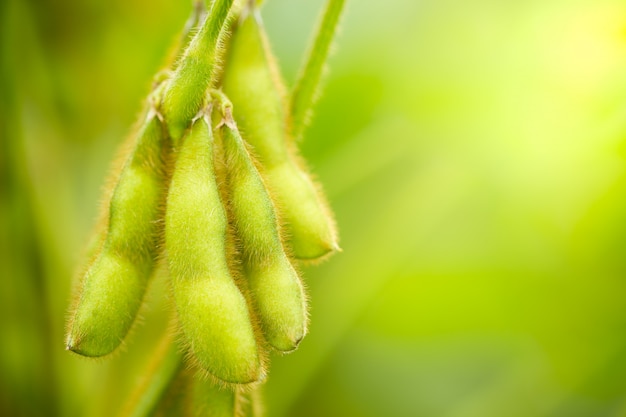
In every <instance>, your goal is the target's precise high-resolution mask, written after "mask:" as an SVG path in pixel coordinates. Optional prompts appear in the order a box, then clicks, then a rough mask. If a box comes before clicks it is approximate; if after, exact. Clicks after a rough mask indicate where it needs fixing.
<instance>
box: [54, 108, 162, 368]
mask: <svg viewBox="0 0 626 417" xmlns="http://www.w3.org/2000/svg"><path fill="white" fill-rule="evenodd" d="M166 146H167V145H166V136H165V134H164V130H163V126H162V124H161V122H160V121H159V118H158V117H157V115H156V114H155V113H154V112H153V111H149V112H148V115H147V118H146V121H145V123H144V125H143V126H142V128H141V129H140V130H139V133H138V140H137V143H136V145H135V148H134V149H133V151H132V152H131V154H130V157H129V158H128V160H127V161H126V163H125V165H124V167H123V168H122V171H121V174H120V177H119V180H118V182H117V184H116V185H115V188H114V191H113V194H112V196H111V200H110V203H109V204H108V221H107V222H106V223H107V224H106V226H105V227H104V229H103V231H102V233H103V234H104V236H105V237H104V239H103V240H102V241H103V243H102V244H101V245H98V246H94V247H95V248H97V252H98V251H99V252H98V253H96V254H95V255H94V256H93V260H92V261H91V264H90V265H89V266H88V267H87V268H86V270H85V271H86V272H85V274H84V277H83V281H82V288H81V292H80V294H79V298H78V299H77V305H76V308H75V310H74V311H73V313H72V314H71V319H70V323H69V332H68V336H67V340H66V345H67V349H68V350H72V351H74V352H76V353H79V354H81V355H84V356H102V355H106V354H108V353H110V352H112V351H113V350H115V348H117V347H118V346H119V345H120V343H121V342H122V340H123V339H124V337H125V336H126V334H127V333H128V330H129V329H130V327H131V325H132V323H133V321H134V320H135V316H136V315H137V311H138V310H139V307H140V305H141V302H142V299H143V296H144V293H145V289H146V285H147V282H148V278H149V277H150V275H151V273H152V270H153V266H154V262H155V257H156V255H157V242H158V237H159V234H160V232H159V227H160V226H159V224H160V223H159V222H158V219H159V216H160V214H161V210H160V207H161V203H162V198H163V196H164V177H165V174H164V155H163V153H164V152H165V149H166Z"/></svg>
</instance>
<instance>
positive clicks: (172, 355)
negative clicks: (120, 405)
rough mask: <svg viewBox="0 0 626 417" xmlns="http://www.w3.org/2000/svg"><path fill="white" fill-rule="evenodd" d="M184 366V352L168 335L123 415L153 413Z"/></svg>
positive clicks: (136, 416)
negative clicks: (180, 350) (182, 352)
mask: <svg viewBox="0 0 626 417" xmlns="http://www.w3.org/2000/svg"><path fill="white" fill-rule="evenodd" d="M182 366H183V361H182V354H181V353H180V352H179V350H178V346H177V345H176V343H175V342H174V341H173V340H172V337H171V336H169V335H168V336H166V337H165V338H164V339H163V341H162V342H161V345H160V346H159V347H158V348H157V351H156V353H155V357H154V359H153V360H152V361H151V363H150V365H149V367H148V371H147V372H146V376H145V379H144V381H143V384H142V385H141V386H139V387H138V388H137V390H136V391H135V392H134V393H133V396H132V397H131V399H130V401H129V402H128V404H127V405H126V407H125V409H124V411H123V412H122V414H121V415H122V416H123V417H148V416H151V415H153V414H154V412H155V411H156V409H157V407H158V406H159V402H160V401H161V399H162V398H163V396H164V394H165V393H166V392H167V389H168V388H169V386H170V385H171V384H172V381H173V380H174V379H175V377H176V375H177V374H178V372H179V371H180V370H181V368H182Z"/></svg>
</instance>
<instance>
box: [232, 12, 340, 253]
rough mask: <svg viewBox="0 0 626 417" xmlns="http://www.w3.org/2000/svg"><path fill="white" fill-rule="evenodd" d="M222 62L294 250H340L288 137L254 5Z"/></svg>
mask: <svg viewBox="0 0 626 417" xmlns="http://www.w3.org/2000/svg"><path fill="white" fill-rule="evenodd" d="M226 62H227V64H226V68H225V70H224V75H223V84H222V88H223V90H224V93H226V95H227V96H228V97H229V99H230V100H231V101H232V103H233V106H234V108H236V109H237V121H238V123H239V125H240V127H241V130H242V132H243V136H244V139H245V140H246V141H247V142H248V143H250V144H251V145H252V146H253V148H254V151H255V153H256V155H257V156H258V158H259V161H260V163H261V164H262V168H263V175H264V177H265V179H266V180H267V183H268V188H269V190H270V192H271V195H272V197H273V198H274V199H275V200H276V201H277V206H278V208H279V210H280V215H281V219H282V220H284V222H285V225H284V226H285V232H286V237H287V239H289V244H290V246H291V247H292V248H293V253H294V255H295V256H296V257H297V258H300V259H317V258H320V257H323V256H324V255H326V254H328V253H330V252H332V251H335V250H338V249H339V247H338V243H337V233H336V230H335V224H334V220H333V217H332V215H331V212H330V210H329V209H328V205H327V203H326V202H325V200H324V197H323V194H322V192H321V191H320V190H319V188H318V187H317V186H316V185H315V184H314V183H313V180H312V179H311V177H310V175H309V174H308V173H307V172H306V170H305V169H304V167H303V166H302V164H301V162H300V158H299V157H298V156H297V151H296V148H295V144H294V143H293V141H291V140H289V139H288V137H287V127H286V124H287V113H286V106H287V105H286V101H285V92H284V87H283V86H282V82H281V81H280V80H279V75H278V69H277V65H276V64H275V62H274V61H273V58H272V55H271V51H270V50H269V44H268V41H267V38H266V36H265V34H264V32H263V29H262V26H261V22H260V16H259V15H258V13H256V11H255V10H254V9H252V11H251V12H250V14H249V15H248V16H247V17H245V18H244V20H243V21H242V22H241V24H240V25H239V26H238V27H237V28H236V30H235V32H234V34H233V37H232V39H231V42H230V50H229V56H228V59H227V61H226Z"/></svg>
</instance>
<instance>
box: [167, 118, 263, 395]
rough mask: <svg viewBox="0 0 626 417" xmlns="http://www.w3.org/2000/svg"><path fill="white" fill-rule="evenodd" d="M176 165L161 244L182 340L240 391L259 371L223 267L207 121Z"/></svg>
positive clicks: (240, 303) (244, 311) (223, 226)
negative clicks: (236, 385) (238, 387)
mask: <svg viewBox="0 0 626 417" xmlns="http://www.w3.org/2000/svg"><path fill="white" fill-rule="evenodd" d="M176 158H177V159H176V164H175V168H174V172H173V174H172V179H171V183H170V188H169V192H168V196H167V206H166V215H165V245H166V252H167V264H168V268H169V272H170V276H171V281H172V287H173V292H174V302H175V304H176V311H177V314H178V321H179V324H180V327H181V329H182V333H183V336H184V339H185V341H186V342H187V343H188V346H189V350H190V352H191V354H192V356H193V357H194V358H195V359H196V360H197V362H198V364H199V366H200V367H201V368H202V369H204V370H206V371H207V372H208V373H209V374H210V375H212V376H214V377H215V378H217V379H219V380H221V381H225V382H231V383H238V384H244V383H251V382H254V381H257V380H259V379H260V378H261V377H262V374H263V368H262V365H261V361H260V358H259V351H258V347H257V342H256V340H255V334H254V329H253V325H252V323H251V320H250V314H249V311H248V307H247V304H246V300H245V298H244V296H243V295H242V293H241V292H240V291H239V289H238V288H237V285H236V284H235V282H234V280H233V277H232V275H231V270H230V268H229V263H228V259H227V247H226V239H227V233H228V221H227V218H226V212H225V210H224V207H223V205H222V202H221V199H220V195H219V190H218V185H217V181H216V176H215V168H214V161H213V136H212V132H211V125H210V121H209V120H207V118H206V117H201V118H200V119H198V120H197V121H196V122H195V123H194V124H193V125H192V127H191V129H190V130H189V131H188V133H187V135H186V136H185V137H184V138H183V143H182V145H181V147H180V150H179V151H178V152H177V155H176Z"/></svg>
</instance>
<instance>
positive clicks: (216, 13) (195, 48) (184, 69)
mask: <svg viewBox="0 0 626 417" xmlns="http://www.w3.org/2000/svg"><path fill="white" fill-rule="evenodd" d="M233 1H234V0H215V1H214V2H213V4H212V7H211V10H210V11H209V14H208V16H207V17H206V19H205V20H204V22H203V23H202V26H201V27H200V31H199V32H198V33H196V35H195V36H194V37H193V39H192V40H191V42H190V43H189V46H188V47H187V48H186V49H185V52H184V54H183V57H182V59H181V60H180V62H179V64H178V66H177V67H176V70H175V71H174V74H173V75H172V78H171V79H170V81H169V83H168V86H167V88H166V90H165V94H164V98H163V103H162V106H161V112H162V114H163V116H164V118H165V120H166V122H167V124H168V129H169V133H170V136H171V137H172V139H173V141H174V142H175V143H176V142H177V141H178V140H179V139H180V138H181V137H182V135H183V133H184V131H185V130H186V129H187V127H188V126H189V124H190V123H191V120H192V119H193V117H194V116H195V115H196V114H197V113H198V111H200V109H201V108H202V106H203V104H204V98H205V94H206V91H207V89H208V88H209V86H210V85H211V82H212V81H213V71H214V68H215V66H216V65H215V64H216V56H217V55H218V51H217V50H218V48H219V40H220V35H221V34H222V32H223V30H222V29H223V28H224V26H225V23H226V19H227V17H228V12H229V11H230V8H231V6H232V4H233Z"/></svg>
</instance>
